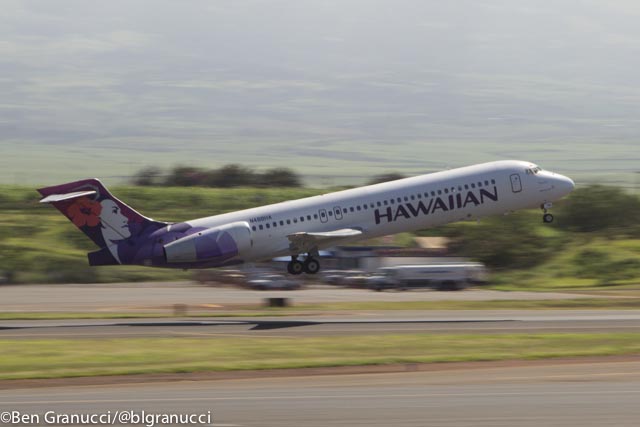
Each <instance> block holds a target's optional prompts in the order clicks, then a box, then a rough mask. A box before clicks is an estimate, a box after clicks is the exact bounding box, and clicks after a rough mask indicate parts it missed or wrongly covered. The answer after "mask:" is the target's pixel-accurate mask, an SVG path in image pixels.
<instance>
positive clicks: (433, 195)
mask: <svg viewBox="0 0 640 427" xmlns="http://www.w3.org/2000/svg"><path fill="white" fill-rule="evenodd" d="M438 194H440V193H438ZM431 197H436V192H435V191H432V192H431Z"/></svg>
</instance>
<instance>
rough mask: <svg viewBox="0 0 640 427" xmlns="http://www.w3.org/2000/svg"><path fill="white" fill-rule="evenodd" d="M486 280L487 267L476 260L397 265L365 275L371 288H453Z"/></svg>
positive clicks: (463, 287)
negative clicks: (371, 274) (367, 276)
mask: <svg viewBox="0 0 640 427" xmlns="http://www.w3.org/2000/svg"><path fill="white" fill-rule="evenodd" d="M486 281H487V270H486V268H485V266H484V265H483V264H481V263H477V262H465V263H456V264H424V265H399V266H395V267H384V268H381V269H379V270H378V272H377V274H376V275H374V276H372V277H370V278H369V288H370V289H372V290H375V291H383V290H386V289H395V290H407V289H412V288H433V289H436V290H439V291H457V290H461V289H465V288H467V287H468V286H469V285H472V284H479V283H484V282H486Z"/></svg>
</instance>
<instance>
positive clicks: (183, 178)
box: [131, 164, 302, 188]
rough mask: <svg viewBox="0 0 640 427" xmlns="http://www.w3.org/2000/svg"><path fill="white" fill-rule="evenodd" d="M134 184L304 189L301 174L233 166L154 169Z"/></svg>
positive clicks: (139, 175) (145, 171)
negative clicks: (261, 170)
mask: <svg viewBox="0 0 640 427" xmlns="http://www.w3.org/2000/svg"><path fill="white" fill-rule="evenodd" d="M131 183H132V184H134V185H141V186H168V187H219V188H230V187H301V186H302V180H301V178H300V176H299V175H298V174H296V173H295V172H293V171H292V170H291V169H287V168H273V169H268V170H266V171H264V172H256V171H254V170H252V169H250V168H248V167H245V166H242V165H237V164H229V165H225V166H222V167H221V168H218V169H205V168H199V167H193V166H175V167H174V168H172V169H171V170H169V171H164V170H163V169H161V168H159V167H156V166H150V167H146V168H144V169H142V170H140V171H139V172H137V173H136V174H135V175H134V176H133V179H132V180H131Z"/></svg>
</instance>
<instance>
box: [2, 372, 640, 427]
mask: <svg viewBox="0 0 640 427" xmlns="http://www.w3.org/2000/svg"><path fill="white" fill-rule="evenodd" d="M638 399H640V362H637V361H628V362H603V363H584V364H581V363H576V364H569V365H567V364H554V363H553V362H552V361H550V362H548V364H545V365H537V366H526V365H525V366H514V367H491V368H487V369H464V368H463V369H457V370H456V369H454V370H444V371H436V372H411V373H395V374H361V375H331V376H320V377H289V378H261V379H244V380H220V381H197V382H186V381H185V382H167V383H153V384H120V385H110V386H104V385H103V386H73V387H56V388H36V389H21V390H20V389H18V390H3V391H0V409H1V410H3V411H7V410H9V411H19V412H20V413H30V414H44V413H45V412H46V411H50V410H53V411H55V412H57V413H63V412H64V413H78V412H84V413H104V412H107V411H112V412H115V411H127V410H133V411H142V410H145V411H147V412H148V413H153V414H164V413H183V414H185V413H186V414H189V413H206V412H207V411H211V415H212V418H213V423H212V424H211V425H213V426H218V427H225V426H226V427H234V426H237V427H241V426H256V427H257V426H259V427H299V426H307V427H325V426H340V427H343V426H373V427H388V426H394V427H418V426H443V427H453V426H456V427H457V426H487V427H500V426H504V427H514V426H523V427H529V426H531V427H534V426H535V427H538V426H541V425H544V426H581V427H583V426H593V427H602V426H605V425H611V426H613V425H615V426H618V427H623V426H636V425H637V424H638V420H639V419H640V407H639V406H638V404H637V402H638Z"/></svg>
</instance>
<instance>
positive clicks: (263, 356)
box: [0, 333, 640, 379]
mask: <svg viewBox="0 0 640 427" xmlns="http://www.w3.org/2000/svg"><path fill="white" fill-rule="evenodd" d="M0 348H2V352H1V353H0V378H1V379H17V378H62V377H76V376H99V375H123V374H142V373H176V372H196V371H226V370H246V369H273V368H303V367H327V366H354V365H375V364H390V363H425V362H459V361H487V360H508V359H541V358H553V357H576V356H606V355H625V354H638V353H640V333H614V334H612V333H554V334H546V333H545V334H506V335H502V334H493V335H491V334H482V335H478V334H473V335H439V334H436V335H430V334H402V335H382V334H377V335H360V336H331V337H215V336H210V337H206V338H159V339H158V338H116V339H103V340H98V339H95V340H41V339H36V340H33V339H16V340H0Z"/></svg>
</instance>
